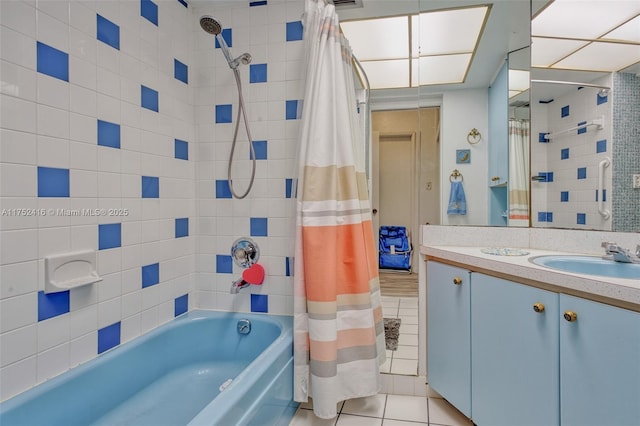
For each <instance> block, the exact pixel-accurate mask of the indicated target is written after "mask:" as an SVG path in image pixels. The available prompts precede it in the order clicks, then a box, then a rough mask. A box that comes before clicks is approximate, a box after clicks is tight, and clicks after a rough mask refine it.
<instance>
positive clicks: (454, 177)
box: [449, 169, 464, 182]
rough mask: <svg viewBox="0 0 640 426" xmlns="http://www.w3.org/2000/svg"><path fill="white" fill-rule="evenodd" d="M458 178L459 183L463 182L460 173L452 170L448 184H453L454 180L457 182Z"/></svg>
mask: <svg viewBox="0 0 640 426" xmlns="http://www.w3.org/2000/svg"><path fill="white" fill-rule="evenodd" d="M458 178H460V182H462V181H463V180H464V177H463V176H462V173H460V172H459V171H458V169H454V170H453V171H452V172H451V174H450V175H449V182H453V181H455V180H457V179H458Z"/></svg>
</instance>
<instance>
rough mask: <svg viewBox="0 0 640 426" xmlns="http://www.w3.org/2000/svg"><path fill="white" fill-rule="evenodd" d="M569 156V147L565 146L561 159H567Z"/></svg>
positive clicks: (561, 152)
mask: <svg viewBox="0 0 640 426" xmlns="http://www.w3.org/2000/svg"><path fill="white" fill-rule="evenodd" d="M568 158H569V148H563V149H562V150H561V151H560V159H561V160H566V159H568Z"/></svg>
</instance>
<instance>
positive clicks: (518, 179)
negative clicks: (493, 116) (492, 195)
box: [509, 119, 529, 226]
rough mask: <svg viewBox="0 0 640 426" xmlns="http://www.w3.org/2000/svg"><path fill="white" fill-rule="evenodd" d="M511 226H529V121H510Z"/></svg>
mask: <svg viewBox="0 0 640 426" xmlns="http://www.w3.org/2000/svg"><path fill="white" fill-rule="evenodd" d="M509 225H515V226H529V121H528V120H514V119H512V120H509Z"/></svg>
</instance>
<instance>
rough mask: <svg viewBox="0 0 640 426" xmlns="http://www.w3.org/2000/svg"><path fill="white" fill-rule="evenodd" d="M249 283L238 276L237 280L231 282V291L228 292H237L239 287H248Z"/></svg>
mask: <svg viewBox="0 0 640 426" xmlns="http://www.w3.org/2000/svg"><path fill="white" fill-rule="evenodd" d="M249 285H250V284H249V283H248V282H246V281H245V280H243V279H242V278H240V279H239V280H236V281H234V282H233V283H232V284H231V291H230V292H229V293H231V294H238V292H239V291H240V289H242V288H245V287H249Z"/></svg>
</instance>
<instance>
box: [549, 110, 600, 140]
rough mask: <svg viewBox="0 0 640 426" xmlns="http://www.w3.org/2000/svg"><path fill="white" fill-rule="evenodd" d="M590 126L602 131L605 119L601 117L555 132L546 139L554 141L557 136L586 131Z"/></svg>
mask: <svg viewBox="0 0 640 426" xmlns="http://www.w3.org/2000/svg"><path fill="white" fill-rule="evenodd" d="M589 126H597V127H598V130H602V129H603V128H604V117H603V116H600V117H599V118H594V119H593V120H591V121H588V122H586V123H583V124H578V125H577V126H574V127H572V128H570V129H566V130H561V131H559V132H555V133H545V135H544V138H545V139H546V140H549V139H553V138H554V137H556V136H559V135H562V134H565V133H569V132H573V131H574V130H580V129H586V128H587V127H589Z"/></svg>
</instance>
